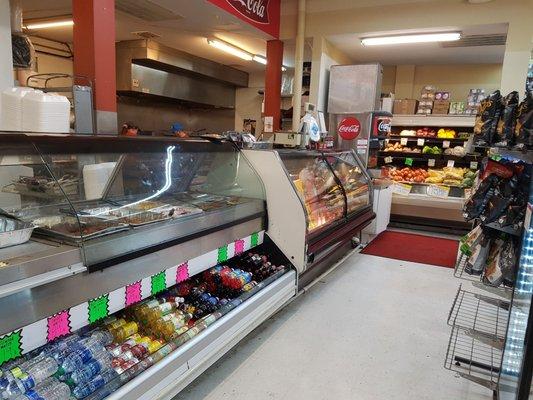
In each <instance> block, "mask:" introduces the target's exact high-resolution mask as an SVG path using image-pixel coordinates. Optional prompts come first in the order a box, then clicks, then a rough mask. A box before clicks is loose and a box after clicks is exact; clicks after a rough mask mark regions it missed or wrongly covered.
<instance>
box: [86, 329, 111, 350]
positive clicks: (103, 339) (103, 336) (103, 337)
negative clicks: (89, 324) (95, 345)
mask: <svg viewBox="0 0 533 400" xmlns="http://www.w3.org/2000/svg"><path fill="white" fill-rule="evenodd" d="M90 338H91V339H93V340H96V341H97V342H99V343H100V344H101V345H102V346H107V345H108V344H111V343H113V335H112V334H111V333H110V332H109V331H105V330H95V331H93V332H92V333H91V335H90Z"/></svg>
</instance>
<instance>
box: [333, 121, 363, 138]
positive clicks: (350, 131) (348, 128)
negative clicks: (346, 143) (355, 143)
mask: <svg viewBox="0 0 533 400" xmlns="http://www.w3.org/2000/svg"><path fill="white" fill-rule="evenodd" d="M360 132H361V123H360V122H359V120H358V119H357V118H354V117H346V118H343V119H342V121H341V122H340V123H339V125H338V126H337V133H338V134H339V136H340V137H341V138H343V139H344V140H353V139H355V138H356V137H357V136H359V133H360Z"/></svg>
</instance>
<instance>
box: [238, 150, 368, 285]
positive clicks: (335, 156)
mask: <svg viewBox="0 0 533 400" xmlns="http://www.w3.org/2000/svg"><path fill="white" fill-rule="evenodd" d="M244 154H245V156H246V158H247V159H248V160H250V162H251V163H252V165H254V166H255V168H256V170H257V171H258V173H259V174H260V176H261V179H262V181H263V183H264V184H265V187H266V194H267V204H268V219H269V236H270V238H272V240H273V241H274V242H275V243H276V244H277V245H278V247H280V249H282V251H283V252H284V254H286V255H287V257H289V259H290V260H291V261H292V262H293V264H294V265H295V266H296V268H297V269H298V271H299V272H300V274H301V276H300V281H299V282H300V287H301V286H302V285H304V284H305V283H308V282H309V279H310V277H316V276H317V274H318V273H319V272H320V271H321V270H322V269H323V268H326V265H327V266H329V264H331V262H329V263H328V262H327V261H328V260H329V261H331V256H332V255H333V254H335V251H336V250H339V249H341V248H342V247H343V246H345V245H346V244H347V243H348V244H349V243H351V241H352V239H353V238H354V237H356V236H357V235H358V234H359V232H360V231H361V230H362V229H363V228H364V227H365V226H367V225H368V224H369V223H370V222H371V221H372V219H373V218H374V217H375V214H374V212H373V211H372V195H373V191H372V183H371V179H370V177H369V176H368V174H367V172H366V169H365V168H364V167H363V164H362V162H361V161H360V159H359V157H358V156H357V154H356V153H355V152H354V151H353V150H342V151H331V152H320V151H299V150H245V151H244ZM337 255H338V254H337ZM311 271H312V273H311Z"/></svg>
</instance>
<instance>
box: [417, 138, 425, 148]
mask: <svg viewBox="0 0 533 400" xmlns="http://www.w3.org/2000/svg"><path fill="white" fill-rule="evenodd" d="M424 143H426V140H425V139H418V140H417V141H416V144H417V146H423V145H424Z"/></svg>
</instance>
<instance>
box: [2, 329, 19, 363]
mask: <svg viewBox="0 0 533 400" xmlns="http://www.w3.org/2000/svg"><path fill="white" fill-rule="evenodd" d="M21 332H22V331H21V330H19V331H16V332H13V333H10V334H9V335H6V336H4V337H3V338H1V339H0V365H2V364H3V363H5V362H7V361H9V360H14V359H15V358H17V357H20V356H21V355H22V344H21V339H22V338H21V336H20V334H21Z"/></svg>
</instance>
